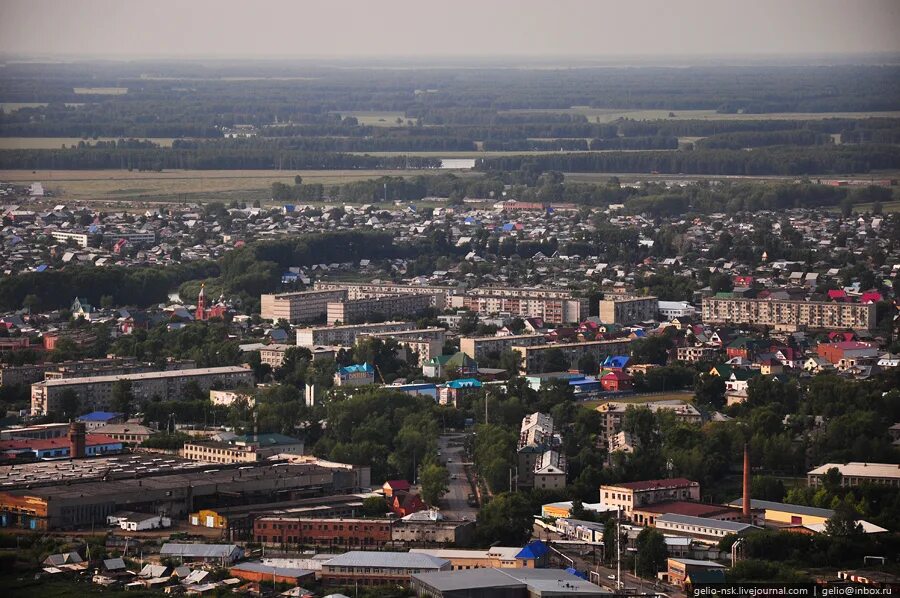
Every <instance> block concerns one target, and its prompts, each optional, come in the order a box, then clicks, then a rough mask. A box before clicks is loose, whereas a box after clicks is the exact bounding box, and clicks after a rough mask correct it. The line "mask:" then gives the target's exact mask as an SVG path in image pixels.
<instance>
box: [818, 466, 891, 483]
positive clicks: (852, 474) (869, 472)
mask: <svg viewBox="0 0 900 598" xmlns="http://www.w3.org/2000/svg"><path fill="white" fill-rule="evenodd" d="M830 469H837V470H838V472H840V474H841V486H845V487H848V486H859V485H860V484H877V485H879V486H889V487H891V488H900V465H895V464H893V463H826V464H825V465H820V466H819V467H816V468H815V469H812V470H810V471H809V472H808V473H807V474H806V482H807V484H808V485H810V486H813V487H818V486H821V485H822V484H823V483H824V482H823V479H824V477H825V474H827V473H828V470H830Z"/></svg>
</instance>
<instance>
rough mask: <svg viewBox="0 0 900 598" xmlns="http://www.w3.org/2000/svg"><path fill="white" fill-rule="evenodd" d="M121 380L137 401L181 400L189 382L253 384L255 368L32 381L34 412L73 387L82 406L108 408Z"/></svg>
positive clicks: (205, 386)
mask: <svg viewBox="0 0 900 598" xmlns="http://www.w3.org/2000/svg"><path fill="white" fill-rule="evenodd" d="M119 380H127V381H129V382H131V393H132V395H133V396H134V400H135V403H136V404H138V405H143V404H144V403H146V402H147V401H149V400H151V399H153V398H154V397H159V399H160V400H162V401H171V400H178V399H180V398H181V397H182V395H184V392H185V387H186V386H187V385H188V384H190V383H195V384H197V386H199V387H200V389H201V390H202V391H204V392H205V391H208V390H209V389H210V388H211V387H212V386H216V385H220V386H222V387H224V388H235V387H238V386H251V387H252V386H253V385H254V375H253V370H250V369H248V368H243V367H236V366H228V367H217V368H202V369H191V370H177V371H168V372H146V373H141V374H125V375H120V376H88V377H85V378H63V379H60V380H44V381H43V382H36V383H34V384H32V385H31V414H32V415H47V414H48V413H51V412H58V411H59V409H60V405H59V401H60V399H61V398H62V396H63V395H64V394H65V393H66V392H67V391H70V390H71V391H73V392H74V393H75V395H76V396H77V397H78V400H79V401H80V404H81V406H82V408H84V409H91V410H108V409H109V408H110V406H111V403H112V395H113V387H114V386H115V384H116V382H117V381H119Z"/></svg>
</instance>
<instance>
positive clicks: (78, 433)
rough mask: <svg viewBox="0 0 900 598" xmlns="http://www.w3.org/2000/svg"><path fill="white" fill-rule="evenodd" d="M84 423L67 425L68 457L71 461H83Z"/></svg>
mask: <svg viewBox="0 0 900 598" xmlns="http://www.w3.org/2000/svg"><path fill="white" fill-rule="evenodd" d="M84 440H85V428H84V422H72V423H71V424H69V457H71V458H72V459H84Z"/></svg>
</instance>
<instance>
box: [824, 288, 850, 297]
mask: <svg viewBox="0 0 900 598" xmlns="http://www.w3.org/2000/svg"><path fill="white" fill-rule="evenodd" d="M828 298H829V299H846V298H847V293H846V292H844V290H843V289H831V290H830V291H828Z"/></svg>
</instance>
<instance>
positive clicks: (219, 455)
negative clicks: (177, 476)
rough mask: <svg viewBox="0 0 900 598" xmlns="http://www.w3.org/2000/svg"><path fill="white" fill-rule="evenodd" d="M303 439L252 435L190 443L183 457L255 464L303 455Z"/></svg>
mask: <svg viewBox="0 0 900 598" xmlns="http://www.w3.org/2000/svg"><path fill="white" fill-rule="evenodd" d="M303 446H304V444H303V441H302V440H297V439H296V438H291V437H290V436H284V435H283V434H249V435H247V436H238V437H237V438H233V439H231V440H229V441H228V442H213V441H203V442H187V443H185V445H184V447H183V448H182V449H181V451H180V453H181V456H182V457H184V458H185V459H191V460H192V461H206V462H209V463H253V462H256V461H261V460H263V459H266V458H268V457H272V456H274V455H279V456H281V455H302V454H303Z"/></svg>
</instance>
